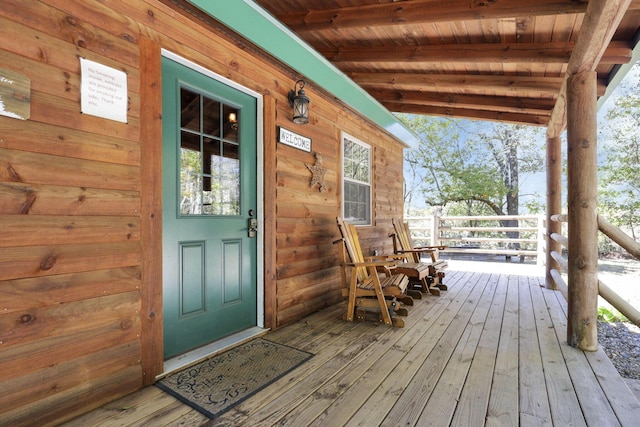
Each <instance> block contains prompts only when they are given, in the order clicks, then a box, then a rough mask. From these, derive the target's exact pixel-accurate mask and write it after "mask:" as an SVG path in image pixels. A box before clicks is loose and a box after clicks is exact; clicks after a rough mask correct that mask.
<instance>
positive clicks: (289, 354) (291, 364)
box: [156, 338, 313, 418]
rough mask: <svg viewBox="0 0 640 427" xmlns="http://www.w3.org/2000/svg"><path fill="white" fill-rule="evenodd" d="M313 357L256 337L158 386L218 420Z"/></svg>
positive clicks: (162, 381)
mask: <svg viewBox="0 0 640 427" xmlns="http://www.w3.org/2000/svg"><path fill="white" fill-rule="evenodd" d="M312 356H313V354H311V353H308V352H306V351H302V350H298V349H295V348H293V347H289V346H286V345H283V344H278V343H275V342H273V341H269V340H266V339H263V338H256V339H254V340H251V341H249V342H246V343H244V344H241V345H239V346H238V347H234V348H232V349H231V350H228V351H225V352H223V353H220V354H217V355H215V356H213V357H211V358H210V359H207V360H204V361H202V362H200V363H198V364H196V365H193V366H191V367H189V368H186V369H184V370H182V371H179V372H176V373H174V374H171V375H169V376H167V377H165V378H163V379H162V380H160V381H158V382H157V383H156V385H157V386H158V387H159V388H161V389H162V390H164V391H166V392H167V393H169V394H170V395H172V396H174V397H175V398H177V399H179V400H181V401H182V402H184V403H186V404H187V405H189V406H191V407H192V408H194V409H196V410H198V411H200V412H202V413H203V414H205V415H206V416H208V417H209V418H215V417H216V416H218V415H220V414H222V413H223V412H225V411H227V410H229V409H231V408H233V407H234V406H235V405H237V404H238V403H240V402H242V401H243V400H245V399H247V398H248V397H250V396H252V395H253V394H255V393H257V392H258V391H260V390H262V389H263V388H265V387H266V386H268V385H269V384H271V383H272V382H274V381H276V380H277V379H279V378H281V377H282V376H284V375H286V374H287V373H289V372H291V371H292V370H294V369H295V368H297V367H298V366H300V365H301V364H303V363H304V362H306V361H307V360H309V359H310V358H311V357H312Z"/></svg>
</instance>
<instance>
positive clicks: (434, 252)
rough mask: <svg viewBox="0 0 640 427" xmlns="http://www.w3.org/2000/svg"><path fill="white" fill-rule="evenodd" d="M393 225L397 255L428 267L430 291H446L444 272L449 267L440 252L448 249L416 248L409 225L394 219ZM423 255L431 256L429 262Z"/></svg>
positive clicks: (394, 247)
mask: <svg viewBox="0 0 640 427" xmlns="http://www.w3.org/2000/svg"><path fill="white" fill-rule="evenodd" d="M392 223H393V229H394V233H393V234H392V235H391V236H392V237H393V251H394V252H395V253H396V254H402V255H406V256H407V260H408V261H411V262H414V263H421V264H425V265H427V267H428V269H429V277H428V279H427V281H428V286H429V289H430V290H432V292H433V290H434V288H435V289H439V290H442V291H446V290H447V285H445V284H444V283H443V280H444V277H445V272H444V270H445V269H446V268H447V267H448V266H449V265H448V263H447V262H446V261H445V260H442V259H440V256H439V255H440V252H439V251H441V250H444V249H446V246H418V247H416V246H414V245H413V241H412V239H411V230H410V229H409V224H408V223H406V222H402V221H399V220H396V219H393V220H392ZM422 254H428V255H429V258H428V261H427V260H423V259H422ZM400 265H401V264H400ZM400 271H401V270H400Z"/></svg>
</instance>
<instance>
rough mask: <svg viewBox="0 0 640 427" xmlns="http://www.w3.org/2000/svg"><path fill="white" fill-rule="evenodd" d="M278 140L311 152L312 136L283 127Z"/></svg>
mask: <svg viewBox="0 0 640 427" xmlns="http://www.w3.org/2000/svg"><path fill="white" fill-rule="evenodd" d="M278 141H279V142H281V143H282V144H286V145H288V146H290V147H293V148H297V149H298V150H302V151H306V152H307V153H310V152H311V138H307V137H306V136H302V135H298V134H297V133H293V132H291V131H290V130H287V129H285V128H283V127H281V128H280V136H279V137H278Z"/></svg>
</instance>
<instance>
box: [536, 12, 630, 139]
mask: <svg viewBox="0 0 640 427" xmlns="http://www.w3.org/2000/svg"><path fill="white" fill-rule="evenodd" d="M630 3H631V0H590V1H589V5H588V7H587V11H586V13H585V17H584V20H583V22H582V27H581V28H580V33H579V34H578V40H577V42H576V46H575V49H574V51H573V53H572V54H571V59H570V60H569V64H568V66H567V72H566V75H565V77H566V78H565V79H564V82H563V84H562V87H561V88H560V92H559V94H558V100H557V101H556V105H555V107H554V109H553V112H552V114H551V119H550V120H549V126H548V129H547V137H548V138H557V137H559V136H560V134H561V133H562V131H563V130H564V128H565V127H566V125H567V78H569V77H570V76H572V75H574V74H577V73H580V72H585V71H595V69H596V67H597V66H598V64H599V63H600V58H601V57H602V56H603V55H604V53H605V51H606V49H607V46H608V44H609V41H610V40H611V38H612V37H613V35H614V33H615V31H616V29H617V28H618V25H619V24H620V21H622V18H623V17H624V14H625V12H626V11H627V9H628V7H629V4H630Z"/></svg>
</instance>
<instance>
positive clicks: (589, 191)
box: [567, 71, 598, 351]
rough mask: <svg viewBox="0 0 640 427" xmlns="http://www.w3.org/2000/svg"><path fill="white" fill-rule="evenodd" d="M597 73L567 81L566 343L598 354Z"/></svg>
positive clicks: (586, 72)
mask: <svg viewBox="0 0 640 427" xmlns="http://www.w3.org/2000/svg"><path fill="white" fill-rule="evenodd" d="M596 82H597V74H596V72H595V71H583V72H578V73H576V74H573V75H571V76H569V77H568V78H567V186H568V190H567V198H568V203H567V204H568V215H567V219H568V232H569V252H568V261H569V262H568V268H569V271H568V278H569V283H568V287H569V289H568V297H569V298H568V316H567V317H568V318H567V341H568V343H569V345H571V346H573V347H578V348H580V349H581V350H587V351H596V350H597V349H598V330H597V309H598V270H597V269H598V218H597V195H598V188H597V187H598V185H597V184H598V182H597V123H596V111H597V106H596V100H597V96H596Z"/></svg>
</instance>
